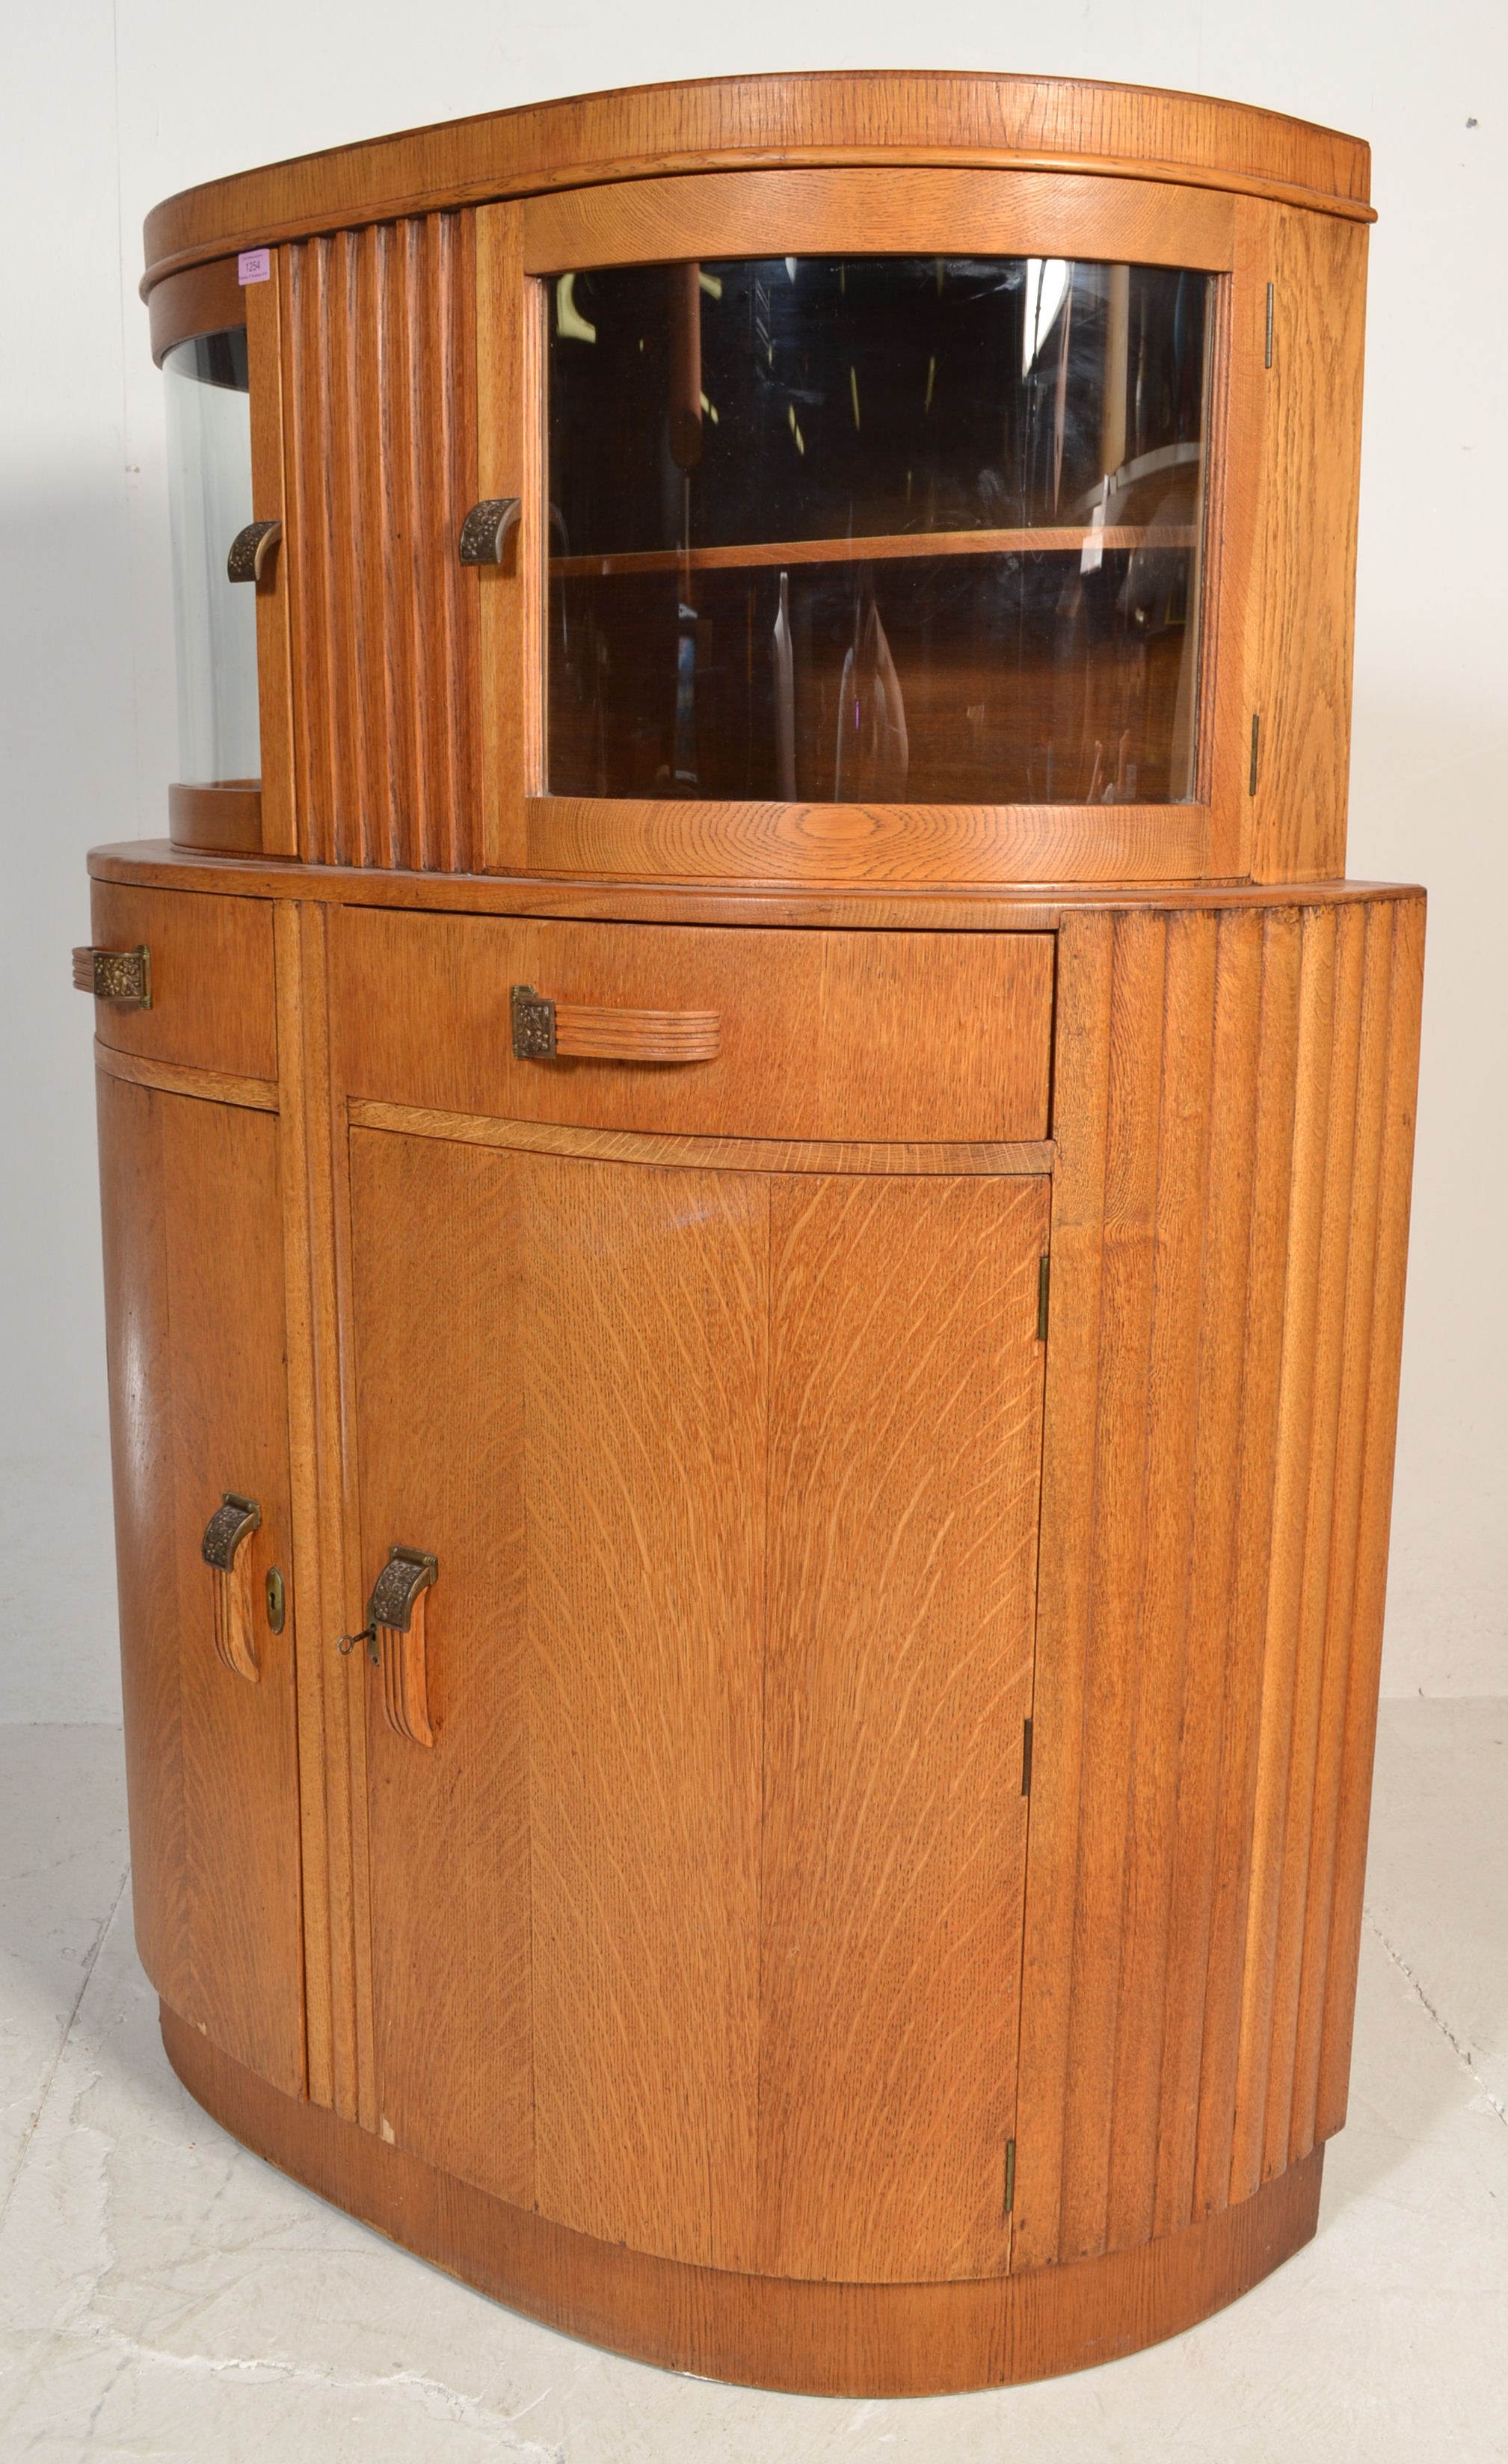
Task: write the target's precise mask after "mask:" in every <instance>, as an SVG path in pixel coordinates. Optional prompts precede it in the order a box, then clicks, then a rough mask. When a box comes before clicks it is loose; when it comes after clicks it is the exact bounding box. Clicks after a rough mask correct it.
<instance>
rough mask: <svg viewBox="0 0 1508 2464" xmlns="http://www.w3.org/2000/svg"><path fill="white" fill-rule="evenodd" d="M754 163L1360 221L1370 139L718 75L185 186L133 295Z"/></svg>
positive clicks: (898, 85) (1107, 109)
mask: <svg viewBox="0 0 1508 2464" xmlns="http://www.w3.org/2000/svg"><path fill="white" fill-rule="evenodd" d="M760 163H765V164H767V165H771V166H779V167H782V168H784V167H789V166H793V165H823V164H854V165H863V164H887V165H906V164H909V163H918V164H926V163H942V164H949V165H959V164H963V165H975V166H978V167H980V168H992V167H993V168H1002V169H1005V168H1012V169H1050V170H1075V171H1083V172H1095V173H1102V174H1104V173H1108V174H1111V175H1113V176H1118V177H1120V178H1126V179H1142V180H1147V179H1152V180H1169V181H1177V182H1181V183H1184V184H1186V185H1187V186H1190V187H1209V188H1226V189H1231V190H1233V191H1235V192H1237V193H1241V194H1246V195H1250V196H1258V197H1268V198H1273V199H1275V200H1278V201H1281V202H1283V203H1286V204H1290V205H1296V206H1307V207H1312V208H1317V209H1319V210H1321V211H1324V212H1327V213H1334V214H1342V215H1345V216H1348V217H1350V218H1352V219H1355V220H1362V221H1370V220H1371V219H1372V214H1371V208H1370V205H1369V203H1368V193H1369V179H1370V168H1371V153H1370V148H1369V147H1368V146H1366V145H1365V144H1364V143H1362V141H1361V140H1360V139H1358V138H1353V137H1344V136H1342V135H1340V134H1338V133H1337V132H1336V131H1334V130H1332V129H1326V128H1319V127H1316V126H1314V125H1312V124H1311V123H1310V122H1309V121H1301V120H1291V119H1289V118H1287V117H1285V116H1284V115H1283V114H1282V113H1280V112H1273V111H1261V110H1257V109H1253V108H1252V107H1251V106H1249V105H1246V104H1243V103H1234V102H1220V101H1214V100H1211V99H1208V98H1206V97H1204V96H1200V95H1182V94H1168V93H1160V92H1154V91H1151V90H1149V89H1147V88H1145V87H1142V86H1127V85H1110V84H1098V83H1094V82H1092V81H1089V80H1087V79H1077V78H1072V77H988V76H967V75H963V74H959V73H954V72H948V73H944V74H935V73H934V74H928V73H905V72H899V71H888V70H885V71H833V72H830V73H826V74H812V75H808V76H800V77H715V78H708V79H705V80H695V81H688V82H687V83H685V84H675V85H652V86H636V87H628V88H623V89H620V90H619V91H617V92H613V93H607V94H596V95H588V96H584V97H579V98H575V99H571V100H569V101H562V102H544V103H530V104H525V105H523V106H521V107H520V108H517V109H514V110H511V111H499V112H488V113H484V114H480V115H478V116H477V118H475V119H471V120H459V121H450V122H447V123H445V124H443V125H440V126H437V127H433V128H419V129H411V130H409V131H407V132H405V133H404V134H402V135H397V136H392V137H383V138H376V139H372V140H370V141H368V142H366V143H362V144H357V145H343V146H336V147H333V148H331V150H330V151H329V152H327V153H322V154H311V155H304V156H302V157H300V158H299V159H297V160H294V161H291V162H287V163H277V164H271V165H268V166H267V167H266V168H265V169H262V170H256V171H247V172H242V173H241V174H240V175H239V176H238V177H234V178H230V179H224V180H212V181H208V182H206V183H205V185H204V186H203V187H197V188H188V189H185V190H184V191H183V192H182V193H181V194H180V195H178V196H176V197H169V198H167V199H166V201H165V202H164V203H163V204H162V205H160V206H157V207H155V208H154V209H153V210H152V211H151V213H149V214H148V216H147V218H146V223H145V228H144V247H145V256H146V273H145V275H144V279H143V286H142V288H143V294H144V296H145V294H147V293H148V292H150V291H151V289H152V288H153V286H154V284H156V283H158V282H161V281H162V280H163V279H164V277H165V276H166V275H169V274H172V273H175V272H176V271H178V269H179V268H181V267H183V266H186V265H192V264H197V263H200V262H202V261H203V260H205V259H207V258H210V257H214V256H225V255H229V254H231V253H233V252H234V251H235V250H237V249H240V248H250V247H255V246H262V245H265V244H267V243H269V242H276V241H281V240H285V239H296V238H303V237H306V236H307V235H309V234H310V233H312V232H316V231H335V230H339V229H341V228H343V227H344V226H346V225H349V224H352V223H364V222H380V221H381V222H386V221H390V220H392V219H394V218H396V217H398V216H401V215H405V214H423V213H433V212H435V211H437V210H439V209H444V208H447V207H454V206H460V205H475V204H480V203H481V202H483V201H484V200H486V199H489V198H498V197H512V196H527V195H530V194H533V193H536V192H539V191H541V190H546V189H550V188H568V187H586V186H590V185H594V184H598V183H602V182H605V181H610V180H615V179H625V178H634V177H640V176H643V175H644V174H645V173H646V172H654V173H666V172H685V171H706V170H716V169H721V168H723V167H726V166H730V165H742V166H743V167H753V166H754V165H758V164H760Z"/></svg>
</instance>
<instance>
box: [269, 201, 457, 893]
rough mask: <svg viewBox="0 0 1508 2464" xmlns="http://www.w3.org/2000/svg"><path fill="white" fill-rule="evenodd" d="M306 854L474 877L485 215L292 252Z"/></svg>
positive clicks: (281, 262) (297, 630)
mask: <svg viewBox="0 0 1508 2464" xmlns="http://www.w3.org/2000/svg"><path fill="white" fill-rule="evenodd" d="M277 272H278V280H279V282H280V283H281V284H282V286H283V290H282V299H281V312H282V313H281V325H282V334H283V354H284V363H283V451H284V462H285V471H286V479H287V492H286V501H285V522H286V539H285V542H284V546H283V549H282V551H281V552H282V554H283V555H285V556H286V558H287V560H288V572H289V581H290V592H291V620H292V639H293V669H294V721H295V724H294V763H295V783H296V794H297V802H298V817H299V854H300V855H301V856H303V857H304V858H305V860H306V861H307V862H310V863H314V864H369V865H388V866H398V867H403V868H408V869H416V870H438V871H448V872H467V871H471V870H472V869H475V866H476V864H477V861H478V858H479V848H478V847H477V846H476V845H475V844H474V837H473V833H474V830H475V828H476V825H477V811H478V799H479V792H480V761H479V751H478V747H479V691H478V687H479V668H478V649H477V631H478V618H477V576H476V573H475V572H473V571H468V570H467V569H466V568H464V567H463V566H462V565H461V564H460V563H459V562H458V561H457V558H456V540H457V539H458V536H459V533H460V526H461V522H462V519H463V518H464V516H465V514H466V511H467V508H468V507H469V506H470V505H471V504H473V503H474V502H475V500H476V496H477V486H476V473H477V415H476V413H477V355H476V291H475V273H474V265H473V245H472V218H471V215H470V214H469V213H446V214H426V215H415V216H412V217H410V218H406V219H404V220H402V221H399V222H388V223H375V224H368V225H367V226H366V229H364V230H362V231H339V232H337V233H335V234H334V236H333V237H330V238H322V239H310V240H306V241H303V242H301V243H300V244H299V246H297V247H290V248H286V249H282V250H280V251H279V252H278V259H277Z"/></svg>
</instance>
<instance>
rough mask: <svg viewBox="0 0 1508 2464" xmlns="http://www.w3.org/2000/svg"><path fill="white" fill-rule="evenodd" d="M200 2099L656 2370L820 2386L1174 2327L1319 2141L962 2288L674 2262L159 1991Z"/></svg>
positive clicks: (371, 2206)
mask: <svg viewBox="0 0 1508 2464" xmlns="http://www.w3.org/2000/svg"><path fill="white" fill-rule="evenodd" d="M162 2029H163V2042H164V2044H165V2045H166V2049H167V2056H168V2059H169V2060H170V2061H171V2063H172V2066H173V2068H174V2070H175V2071H176V2072H177V2074H178V2076H179V2078H180V2079H182V2080H183V2081H184V2084H185V2085H186V2086H187V2087H188V2090H189V2092H190V2094H191V2095H193V2096H195V2097H197V2098H198V2100H199V2101H200V2103H201V2104H203V2105H204V2106H206V2107H207V2109H208V2110H209V2111H210V2112H211V2113H212V2114H213V2115H214V2116H215V2118H216V2120H217V2121H219V2122H220V2123H223V2125H224V2126H225V2128H226V2129H228V2130H231V2131H233V2132H234V2133H235V2135H236V2137H237V2138H239V2139H241V2140H243V2141H244V2142H245V2144H246V2145H247V2146H249V2147H252V2148H255V2150H256V2152H257V2154H258V2155H261V2156H265V2157H266V2158H267V2159H268V2160H269V2161H270V2162H271V2163H272V2164H275V2165H279V2166H281V2167H282V2168H283V2170H284V2171H285V2172H287V2173H291V2174H292V2175H293V2176H294V2178H295V2179H296V2180H298V2181H300V2182H306V2183H307V2184H308V2185H309V2187H310V2188H311V2189H315V2190H317V2191H319V2192H320V2193H321V2194H322V2196H323V2197H325V2198H327V2199H333V2200H335V2201H336V2202H337V2203H338V2205H340V2206H341V2207H343V2208H344V2209H345V2210H346V2211H348V2212H349V2213H350V2214H352V2215H355V2216H359V2217H361V2218H362V2219H363V2221H364V2222H366V2223H367V2224H370V2225H372V2226H374V2227H375V2228H376V2230H377V2231H378V2232H379V2233H387V2234H388V2235H389V2236H390V2237H391V2239H393V2240H394V2241H396V2242H399V2243H401V2244H402V2245H403V2246H404V2247H405V2248H407V2249H409V2250H412V2251H416V2252H418V2253H419V2255H421V2256H423V2257H425V2258H428V2259H431V2260H432V2262H433V2263H434V2264H435V2265H436V2266H438V2267H442V2268H444V2269H445V2270H446V2271H447V2272H448V2273H449V2274H451V2275H454V2276H458V2277H461V2278H463V2280H464V2281H466V2282H467V2283H470V2284H475V2285H477V2286H478V2287H479V2288H480V2290H481V2291H482V2292H484V2293H488V2294H490V2295H491V2296H492V2297H493V2299H495V2300H499V2301H503V2302H506V2303H507V2304H508V2305H509V2307H510V2308H513V2309H516V2310H522V2311H523V2312H525V2313H526V2314H527V2315H528V2316H529V2317H531V2318H535V2319H539V2320H542V2321H543V2322H544V2323H545V2324H546V2325H548V2326H552V2327H560V2328H563V2329H565V2332H566V2333H567V2334H570V2335H573V2336H585V2337H589V2338H590V2339H591V2340H592V2341H593V2342H594V2343H599V2344H605V2345H607V2346H608V2347H609V2348H610V2349H615V2350H617V2351H619V2352H627V2353H632V2355H633V2356H634V2357H635V2358H636V2359H638V2360H640V2361H645V2362H654V2363H658V2364H659V2365H661V2366H662V2367H665V2368H670V2369H676V2370H685V2371H691V2372H695V2373H696V2374H698V2375H699V2376H701V2377H709V2376H711V2377H718V2378H722V2379H729V2380H731V2381H733V2382H734V2383H735V2384H736V2385H739V2386H743V2387H787V2388H792V2389H795V2390H797V2391H799V2392H801V2393H804V2394H809V2395H845V2396H859V2397H876V2396H878V2397H883V2396H898V2395H928V2394H939V2393H943V2392H948V2391H958V2390H962V2389H964V2388H966V2387H1002V2386H1009V2385H1012V2384H1018V2383H1020V2382H1021V2381H1023V2380H1028V2379H1037V2378H1046V2377H1049V2376H1051V2375H1053V2374H1054V2373H1056V2372H1059V2371H1063V2370H1073V2369H1083V2368H1085V2367H1087V2366H1090V2365H1096V2364H1098V2363H1101V2362H1106V2361H1110V2360H1114V2359H1115V2358H1117V2357H1118V2356H1119V2355H1120V2354H1122V2353H1129V2352H1135V2351H1137V2350H1138V2349H1139V2348H1140V2347H1141V2346H1142V2345H1145V2344H1149V2343H1155V2342H1156V2341H1157V2339H1158V2338H1159V2337H1162V2336H1171V2335H1176V2334H1177V2333H1178V2332H1179V2331H1180V2330H1181V2329H1182V2328H1185V2327H1190V2326H1192V2325H1193V2324H1194V2322H1195V2321H1197V2320H1200V2319H1204V2318H1208V2316H1209V2313H1210V2311H1211V2310H1216V2309H1218V2308H1220V2306H1221V2305H1222V2303H1224V2302H1227V2301H1231V2300H1233V2299H1235V2298H1236V2296H1237V2295H1238V2294H1240V2293H1243V2292H1245V2291H1246V2289H1247V2288H1248V2286H1250V2285H1253V2284H1254V2283H1256V2282H1257V2281H1258V2280H1259V2278H1260V2277H1263V2276H1266V2275H1268V2274H1269V2273H1270V2272H1271V2270H1272V2269H1273V2268H1275V2267H1276V2266H1277V2265H1278V2264H1279V2263H1280V2262H1281V2261H1282V2260H1283V2259H1284V2258H1286V2257H1287V2256H1288V2255H1289V2254H1290V2253H1291V2252H1293V2251H1295V2250H1297V2249H1298V2248H1299V2247H1300V2246H1301V2245H1302V2244H1303V2243H1304V2242H1306V2241H1308V2240H1309V2239H1310V2238H1311V2236H1312V2234H1313V2233H1314V2230H1315V2222H1316V2218H1317V2215H1318V2212H1319V2186H1320V2177H1321V2173H1322V2169H1323V2160H1324V2150H1323V2148H1322V2147H1317V2148H1316V2149H1315V2150H1314V2152H1313V2154H1312V2155H1310V2156H1307V2157H1305V2158H1303V2159H1301V2160H1300V2162H1299V2163H1297V2164H1296V2165H1292V2166H1290V2167H1289V2168H1288V2170H1287V2171H1286V2172H1284V2173H1281V2174H1279V2175H1278V2176H1277V2177H1276V2178H1275V2180H1274V2181H1272V2182H1269V2183H1267V2184H1265V2185H1264V2186H1263V2188H1262V2189H1260V2190H1259V2191H1257V2192H1256V2194H1255V2196H1254V2197H1253V2198H1251V2199H1247V2200H1245V2201H1243V2203H1242V2204H1241V2205H1240V2206H1238V2207H1234V2208H1231V2209H1228V2210H1226V2211H1224V2212H1223V2213H1222V2214H1219V2215H1215V2216H1210V2217H1209V2218H1207V2219H1205V2220H1203V2221H1202V2222H1201V2223H1199V2224H1197V2225H1194V2226H1191V2227H1188V2228H1186V2230H1185V2231H1184V2232H1183V2233H1177V2234H1173V2235H1169V2236H1168V2238H1167V2239H1166V2240H1164V2241H1159V2242H1143V2243H1142V2244H1141V2245H1140V2246H1139V2247H1138V2248H1137V2249H1135V2250H1129V2251H1123V2252H1120V2253H1119V2254H1118V2255H1116V2256H1115V2257H1113V2258H1110V2259H1107V2260H1091V2261H1089V2262H1088V2263H1087V2264H1085V2265H1082V2266H1078V2267H1044V2268H1038V2269H1036V2270H1035V2271H1034V2272H1033V2273H1032V2274H1031V2275H1026V2276H1009V2277H994V2278H992V2279H991V2278H986V2279H985V2280H983V2281H980V2280H977V2279H976V2280H973V2281H969V2280H966V2279H965V2280H964V2281H962V2282H955V2283H951V2284H820V2283H797V2282H791V2281H788V2280H786V2281H783V2280H781V2279H780V2278H778V2277H751V2276H738V2275H733V2274H731V2273H727V2272H723V2271H720V2270H718V2269H715V2268H700V2267H683V2266H677V2265H676V2263H675V2262H674V2261H673V2260H669V2259H662V2258H652V2257H647V2256H645V2255H643V2254H642V2253H640V2252H637V2251H630V2250H622V2249H619V2248H616V2247H615V2246H613V2245H612V2244H610V2243H608V2242H602V2241H593V2240H591V2239H589V2238H588V2236H587V2235H586V2234H584V2233H570V2232H567V2231H566V2230H565V2227H563V2226H561V2225H558V2224H553V2223H551V2222H550V2221H549V2219H548V2218H546V2217H543V2216H539V2215H535V2214H533V2213H532V2212H531V2211H529V2210H527V2209H524V2208H513V2207H507V2206H505V2205H504V2204H503V2203H502V2202H501V2201H500V2200H498V2199H492V2198H489V2197H488V2196H487V2194H486V2192H485V2191H483V2190H479V2189H475V2188H474V2187H473V2186H472V2185H471V2184H469V2183H466V2182H457V2181H455V2180H453V2179H452V2178H451V2177H450V2176H449V2175H448V2174H445V2173H440V2172H436V2171H435V2170H434V2168H433V2167H431V2166H428V2165H426V2164H424V2163H423V2161H422V2160H421V2159H420V2158H419V2157H417V2156H414V2155H412V2154H410V2151H409V2150H408V2149H407V2148H403V2147H393V2146H388V2145H387V2144H386V2143H385V2142H384V2141H383V2140H381V2139H377V2138H373V2137H371V2136H369V2135H368V2134H367V2133H366V2131H362V2130H357V2129H354V2128H353V2127H352V2125H351V2124H350V2123H347V2122H344V2121H342V2120H341V2119H340V2118H339V2117H338V2116H337V2115H335V2114H333V2113H330V2112H327V2111H322V2109H321V2108H320V2107H319V2106H318V2105H313V2104H300V2103H298V2102H296V2101H294V2100H293V2099H292V2098H289V2097H281V2096H279V2095H278V2094H277V2091H276V2090H275V2089H273V2088H269V2087H268V2086H267V2085H266V2084H265V2082H264V2081H262V2080H261V2079H256V2078H255V2076H254V2075H253V2074H252V2073H251V2072H250V2071H248V2070H245V2069H243V2068H242V2067H241V2066H240V2065H238V2064H237V2063H234V2062H232V2061H228V2060H227V2059H226V2057H225V2056H224V2055H223V2054H219V2053H217V2052H216V2050H215V2048H214V2047H213V2046H212V2045H211V2044H209V2043H208V2042H207V2041H206V2039H205V2038H203V2037H202V2036H200V2035H197V2034H196V2033H195V2031H194V2030H193V2029H191V2028H189V2027H187V2026H186V2025H185V2023H184V2021H183V2020H182V2019H181V2018H179V2016H178V2015H177V2013H175V2012H174V2011H172V2010H171V2009H170V2008H169V2007H168V2006H167V2005H166V2003H165V2004H164V2005H163V2009H162Z"/></svg>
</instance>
